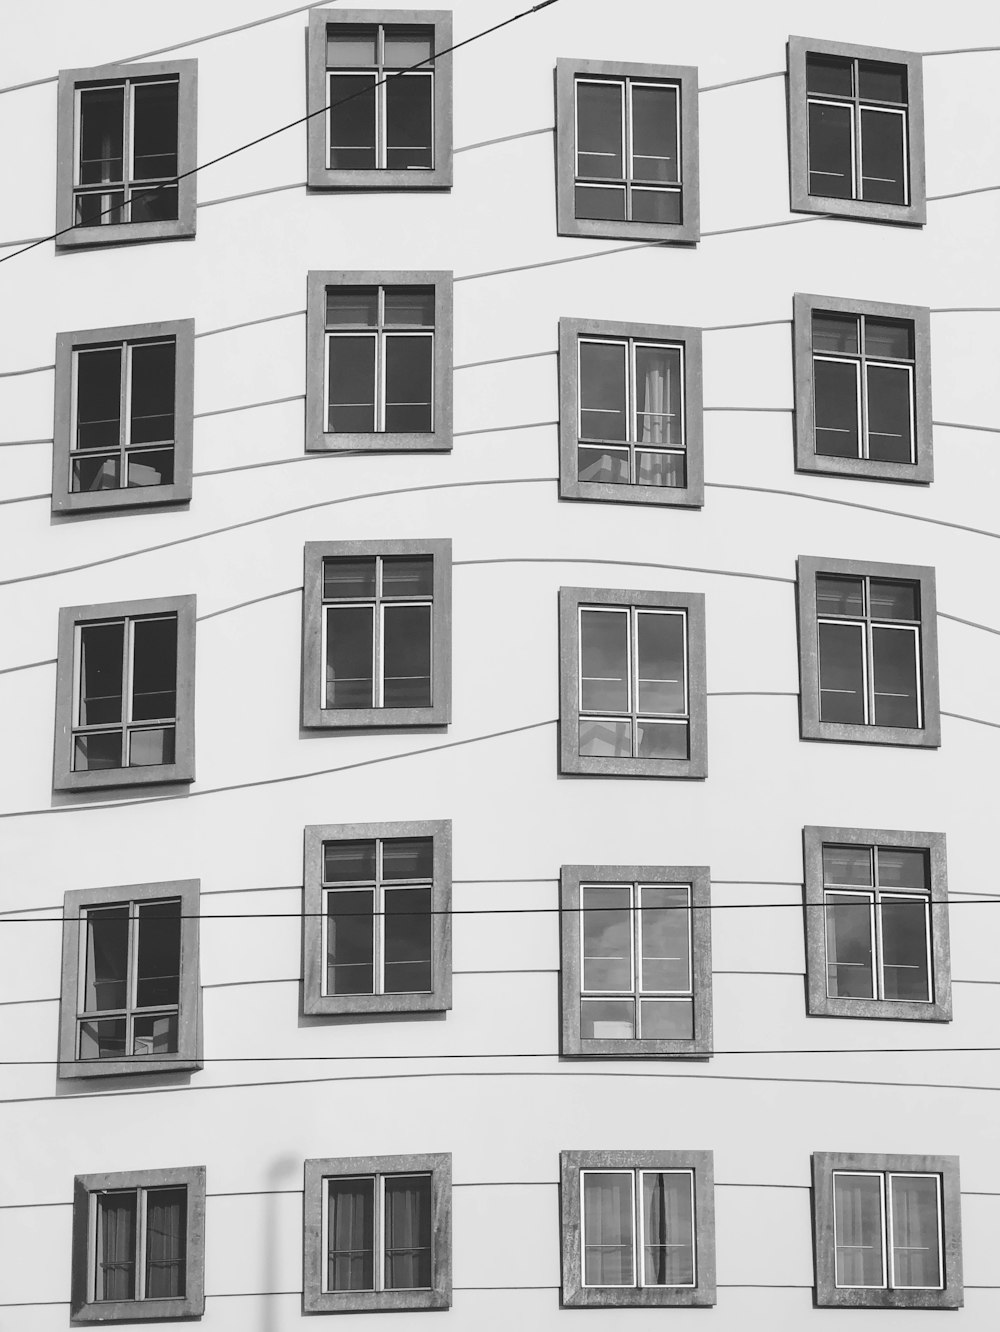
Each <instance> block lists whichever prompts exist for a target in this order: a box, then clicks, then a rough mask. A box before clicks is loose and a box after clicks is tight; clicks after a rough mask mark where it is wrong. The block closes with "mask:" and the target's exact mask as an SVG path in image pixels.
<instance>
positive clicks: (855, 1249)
mask: <svg viewBox="0 0 1000 1332" xmlns="http://www.w3.org/2000/svg"><path fill="white" fill-rule="evenodd" d="M833 1214H834V1229H835V1232H836V1233H835V1242H836V1282H837V1285H838V1286H884V1285H885V1275H884V1268H883V1254H882V1188H881V1179H880V1177H879V1176H877V1175H839V1174H838V1175H834V1177H833Z"/></svg>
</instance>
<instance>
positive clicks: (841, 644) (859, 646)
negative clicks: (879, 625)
mask: <svg viewBox="0 0 1000 1332" xmlns="http://www.w3.org/2000/svg"><path fill="white" fill-rule="evenodd" d="M819 716H820V721H827V722H854V723H857V724H862V725H863V724H864V722H865V720H866V718H865V676H864V636H863V630H862V628H861V626H860V625H855V624H820V625H819Z"/></svg>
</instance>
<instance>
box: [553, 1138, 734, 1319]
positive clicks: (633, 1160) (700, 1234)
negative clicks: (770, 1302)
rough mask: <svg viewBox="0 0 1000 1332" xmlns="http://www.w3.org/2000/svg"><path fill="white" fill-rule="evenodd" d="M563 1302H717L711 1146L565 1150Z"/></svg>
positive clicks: (599, 1304) (594, 1304) (584, 1304)
mask: <svg viewBox="0 0 1000 1332" xmlns="http://www.w3.org/2000/svg"><path fill="white" fill-rule="evenodd" d="M560 1159H561V1167H562V1172H561V1173H562V1182H561V1188H560V1204H561V1208H562V1251H563V1252H562V1303H563V1307H564V1308H580V1307H591V1308H609V1307H613V1306H620V1305H646V1306H650V1305H652V1306H656V1305H684V1304H687V1305H701V1306H706V1305H712V1304H714V1303H715V1210H714V1199H713V1189H714V1183H713V1169H712V1153H711V1152H563V1153H562V1154H561V1158H560Z"/></svg>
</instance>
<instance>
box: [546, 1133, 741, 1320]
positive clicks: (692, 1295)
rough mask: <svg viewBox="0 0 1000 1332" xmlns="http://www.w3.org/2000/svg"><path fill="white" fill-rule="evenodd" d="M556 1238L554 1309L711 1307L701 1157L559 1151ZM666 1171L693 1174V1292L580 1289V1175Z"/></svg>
mask: <svg viewBox="0 0 1000 1332" xmlns="http://www.w3.org/2000/svg"><path fill="white" fill-rule="evenodd" d="M559 1166H560V1186H559V1208H560V1222H561V1237H562V1282H561V1290H560V1304H561V1306H562V1308H564V1309H585V1308H591V1309H614V1308H628V1307H645V1308H662V1307H664V1306H667V1307H670V1306H674V1307H676V1306H684V1305H690V1306H694V1307H699V1308H707V1307H710V1306H712V1305H714V1304H715V1302H716V1284H715V1282H716V1278H715V1177H714V1166H713V1155H712V1153H711V1152H706V1151H690V1152H688V1151H648V1152H644V1151H576V1150H573V1151H562V1152H560V1153H559ZM586 1170H617V1171H629V1170H631V1171H641V1170H649V1171H661V1170H662V1171H672V1170H689V1171H693V1173H694V1253H695V1276H696V1281H695V1284H694V1285H693V1286H652V1285H651V1286H640V1285H635V1286H586V1285H584V1283H583V1260H582V1241H583V1222H582V1216H583V1212H582V1195H583V1190H582V1187H581V1184H580V1174H581V1171H586Z"/></svg>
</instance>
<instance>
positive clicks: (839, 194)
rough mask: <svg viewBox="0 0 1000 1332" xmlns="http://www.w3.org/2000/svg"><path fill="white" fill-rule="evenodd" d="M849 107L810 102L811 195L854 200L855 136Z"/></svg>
mask: <svg viewBox="0 0 1000 1332" xmlns="http://www.w3.org/2000/svg"><path fill="white" fill-rule="evenodd" d="M851 117H852V111H851V108H850V107H849V106H830V105H829V104H828V103H821V102H820V103H818V102H810V103H809V193H810V194H819V195H825V196H826V197H827V198H831V199H851V198H853V197H854V173H853V164H854V136H853V134H852V119H851Z"/></svg>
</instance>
